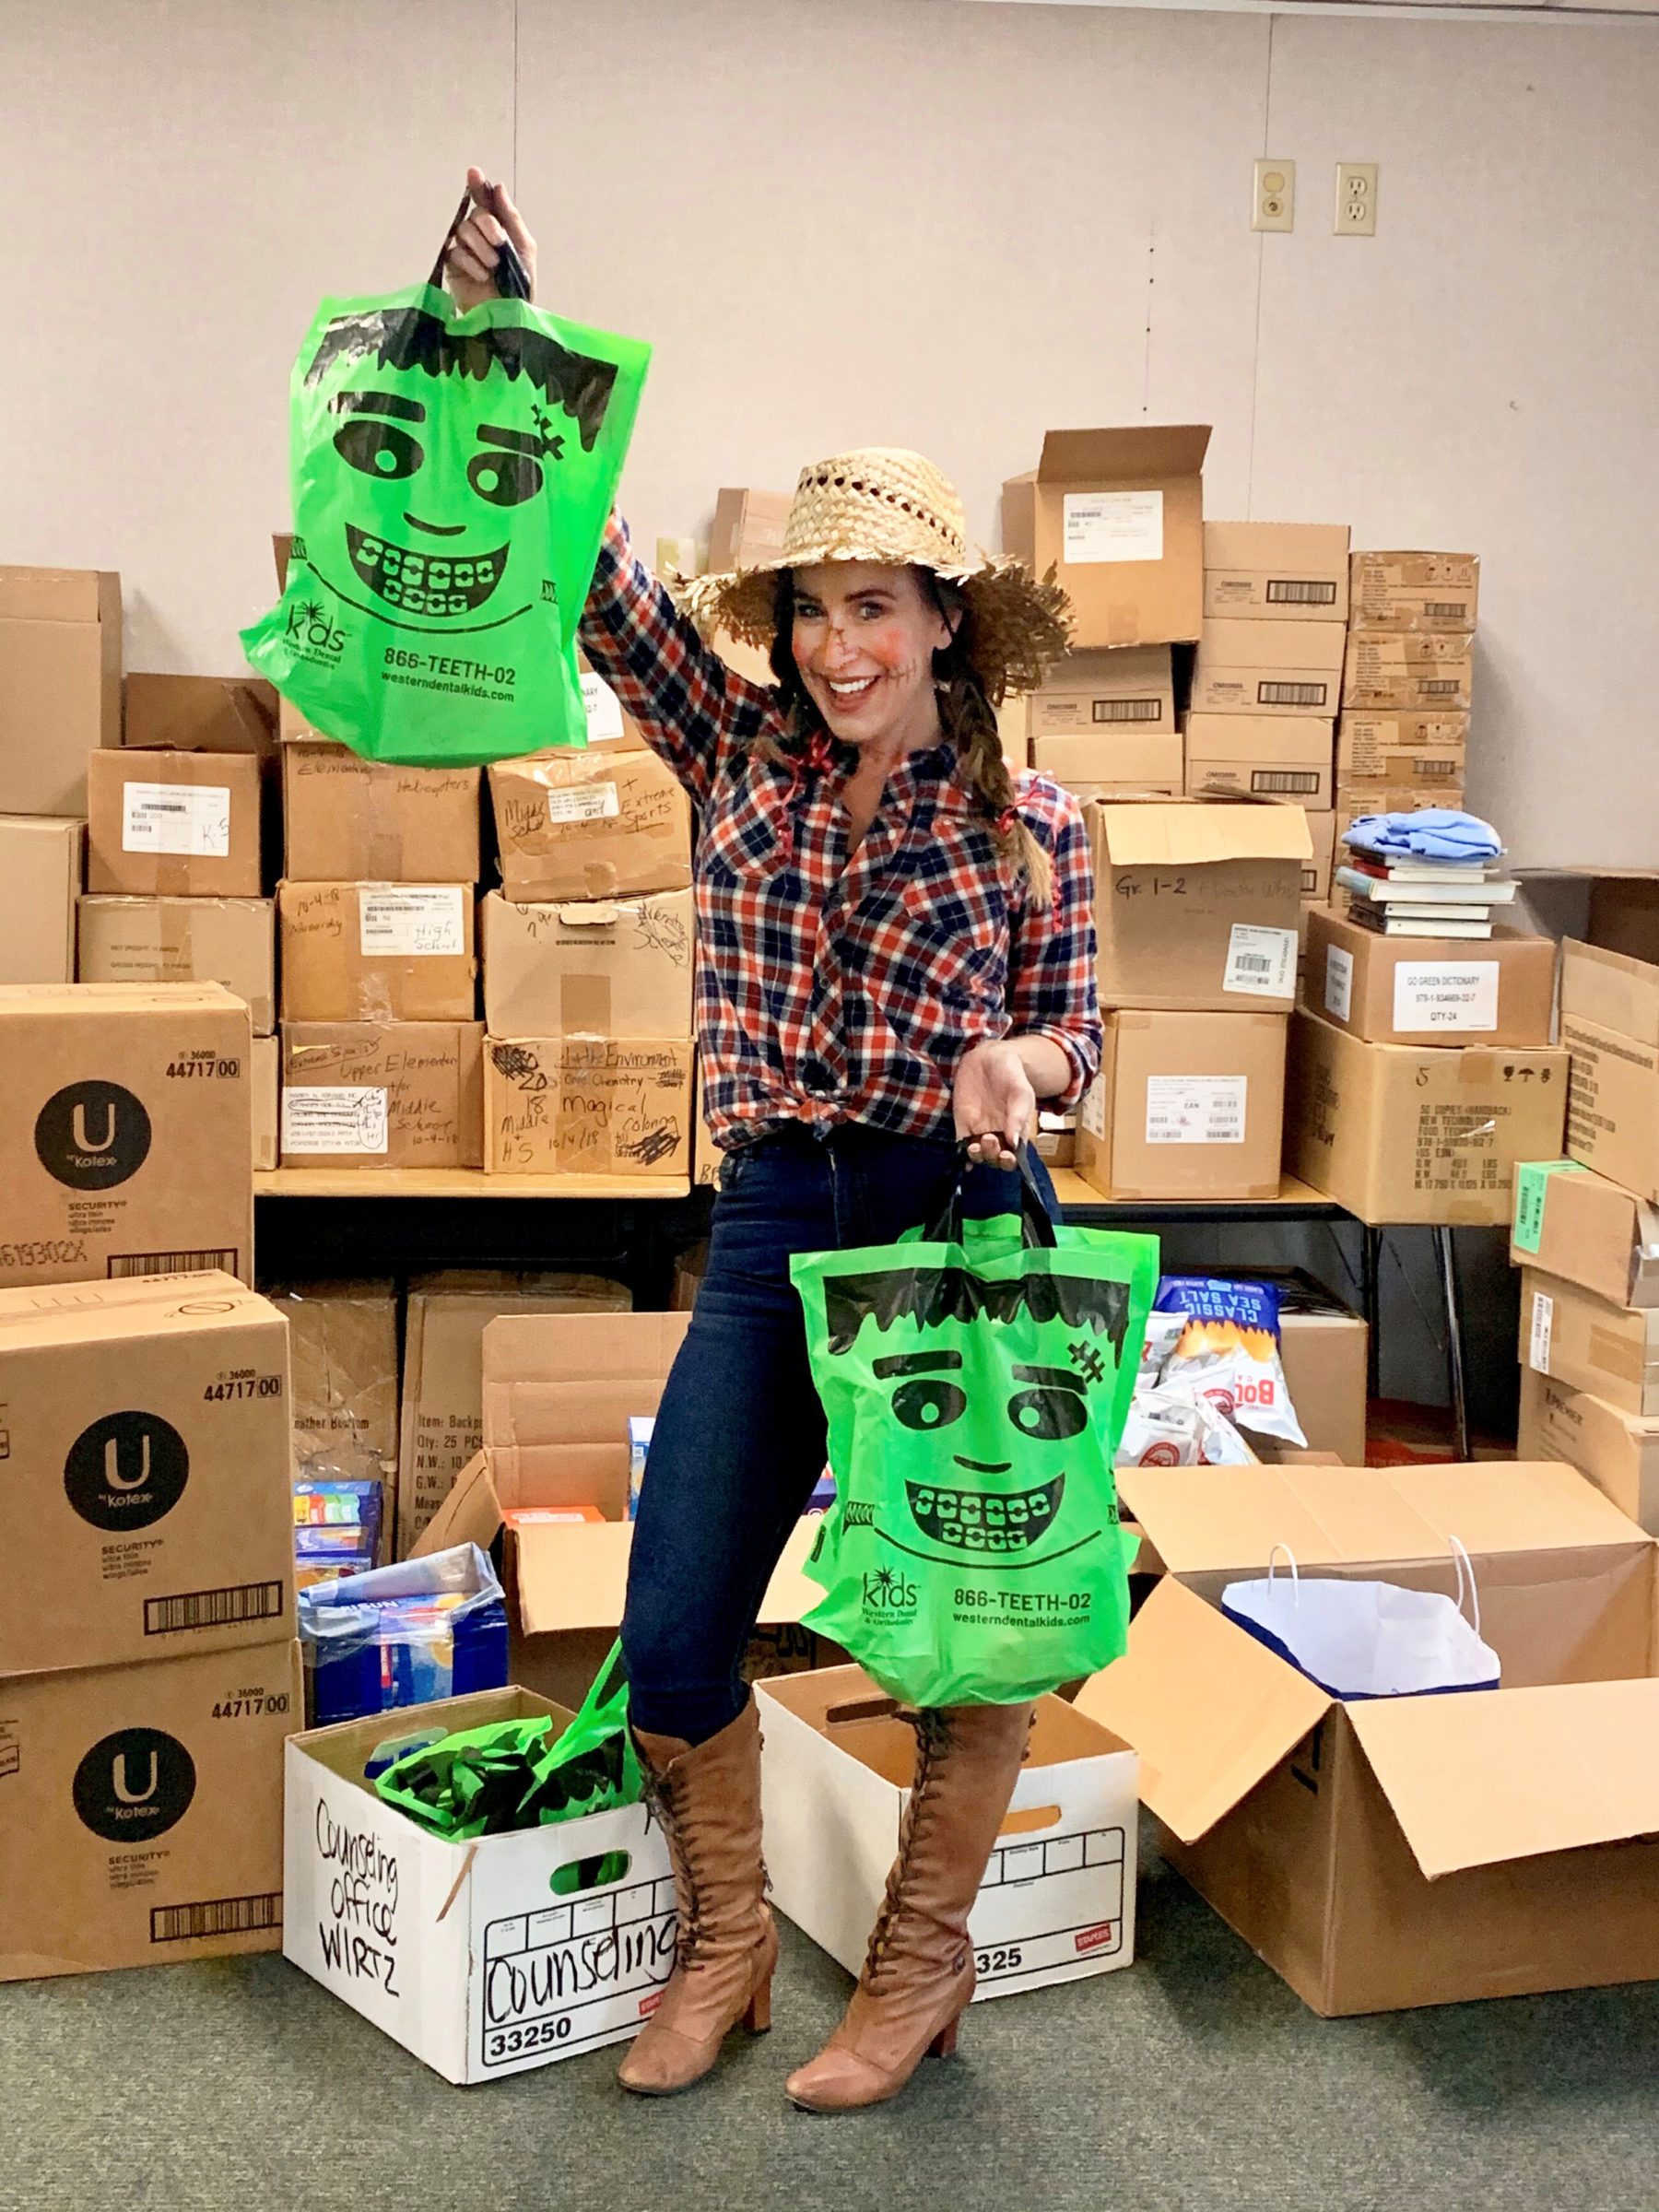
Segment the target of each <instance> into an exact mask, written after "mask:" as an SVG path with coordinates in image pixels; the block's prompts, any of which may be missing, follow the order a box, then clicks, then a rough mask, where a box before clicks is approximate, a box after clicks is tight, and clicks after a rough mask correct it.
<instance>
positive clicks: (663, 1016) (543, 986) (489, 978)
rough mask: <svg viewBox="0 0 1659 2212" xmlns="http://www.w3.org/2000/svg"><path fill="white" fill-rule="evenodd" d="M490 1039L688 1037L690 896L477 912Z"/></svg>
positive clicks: (497, 904) (487, 906)
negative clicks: (481, 941) (482, 952)
mask: <svg viewBox="0 0 1659 2212" xmlns="http://www.w3.org/2000/svg"><path fill="white" fill-rule="evenodd" d="M479 920H480V926H481V929H482V934H483V940H484V1015H485V1020H486V1022H487V1024H488V1029H489V1032H490V1035H491V1036H493V1037H648V1038H676V1039H679V1038H688V1037H689V1036H690V1035H691V1033H692V1027H693V1019H692V1006H691V951H692V945H693V942H694V939H695V935H696V917H695V914H694V912H693V910H692V903H691V893H690V892H689V891H664V892H661V893H659V894H658V895H657V896H656V897H654V898H645V899H629V900H585V899H584V900H571V901H568V902H567V903H565V904H562V905H537V906H519V905H515V904H514V903H513V902H512V900H507V899H503V898H502V897H501V895H500V892H499V891H491V892H490V894H489V896H488V898H487V899H486V900H484V903H483V905H482V907H481V908H480V910H479Z"/></svg>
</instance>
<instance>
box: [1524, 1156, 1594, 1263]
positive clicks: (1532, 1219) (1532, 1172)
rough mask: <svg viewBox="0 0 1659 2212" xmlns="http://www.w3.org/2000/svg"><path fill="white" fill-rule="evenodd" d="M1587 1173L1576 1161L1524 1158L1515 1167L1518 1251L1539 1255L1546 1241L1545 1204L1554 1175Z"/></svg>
mask: <svg viewBox="0 0 1659 2212" xmlns="http://www.w3.org/2000/svg"><path fill="white" fill-rule="evenodd" d="M1585 1172H1586V1170H1584V1169H1583V1168H1581V1167H1580V1166H1579V1164H1578V1162H1577V1160H1575V1159H1524V1160H1521V1161H1519V1162H1517V1164H1516V1168H1515V1229H1514V1244H1515V1249H1516V1251H1517V1252H1530V1253H1534V1254H1535V1253H1536V1252H1537V1249H1538V1247H1539V1245H1540V1244H1541V1243H1542V1242H1543V1241H1544V1202H1545V1200H1546V1199H1547V1196H1548V1195H1549V1179H1550V1177H1551V1176H1552V1175H1583V1174H1584V1173H1585Z"/></svg>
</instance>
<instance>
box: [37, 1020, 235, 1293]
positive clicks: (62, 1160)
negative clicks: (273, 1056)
mask: <svg viewBox="0 0 1659 2212" xmlns="http://www.w3.org/2000/svg"><path fill="white" fill-rule="evenodd" d="M249 1043H250V1031H249V1028H248V1009H247V1007H246V1006H243V1005H242V1004H241V1000H240V999H235V998H232V997H231V995H230V994H229V992H228V991H227V990H225V989H224V987H223V986H222V985H221V984H218V983H156V984H153V985H148V986H147V985H144V984H140V983H63V984H55V985H54V984H46V983H41V984H33V985H30V984H18V985H15V986H13V987H11V988H9V989H5V990H0V1190H3V1191H4V1192H5V1194H6V1198H5V1233H4V1236H3V1237H0V1288H8V1289H10V1288H20V1287H21V1286H23V1285H25V1284H29V1283H69V1282H82V1281H85V1280H87V1279H88V1277H99V1276H103V1277H111V1278H116V1277H125V1276H132V1275H167V1274H171V1273H174V1272H176V1271H177V1270H179V1269H181V1268H187V1267H222V1268H223V1269H224V1270H225V1272H226V1273H227V1274H228V1275H235V1276H240V1277H241V1278H242V1280H243V1281H247V1280H248V1279H249V1278H250V1277H251V1275H252V1272H253V1140H252V1104H251V1098H252V1083H251V1079H250V1075H249V1066H248V1047H249Z"/></svg>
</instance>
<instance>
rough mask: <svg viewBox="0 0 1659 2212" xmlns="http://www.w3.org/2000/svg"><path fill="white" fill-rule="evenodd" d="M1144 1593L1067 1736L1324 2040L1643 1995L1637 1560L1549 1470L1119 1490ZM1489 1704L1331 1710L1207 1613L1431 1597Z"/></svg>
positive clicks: (1504, 1467) (1598, 1506) (1409, 1703)
mask: <svg viewBox="0 0 1659 2212" xmlns="http://www.w3.org/2000/svg"><path fill="white" fill-rule="evenodd" d="M1118 1480H1119V1484H1120V1487H1121V1488H1122V1492H1123V1496H1124V1501H1125V1503H1126V1504H1127V1506H1128V1507H1129V1509H1130V1511H1131V1512H1133V1513H1134V1515H1135V1520H1136V1521H1137V1522H1138V1523H1139V1524H1140V1525H1141V1526H1142V1527H1143V1528H1144V1529H1145V1531H1146V1533H1147V1536H1148V1537H1149V1538H1150V1540H1151V1542H1152V1543H1153V1544H1154V1545H1155V1546H1156V1547H1157V1549H1158V1552H1159V1556H1160V1557H1161V1559H1162V1560H1163V1562H1164V1564H1165V1566H1166V1568H1167V1570H1168V1571H1167V1573H1166V1574H1165V1575H1164V1577H1163V1579H1162V1580H1161V1581H1160V1582H1159V1583H1158V1584H1157V1585H1156V1587H1155V1588H1154V1589H1153V1591H1152V1593H1151V1594H1150V1596H1149V1597H1148V1598H1147V1601H1146V1603H1145V1605H1144V1606H1142V1607H1141V1610H1140V1612H1139V1613H1138V1615H1137V1616H1136V1618H1135V1622H1134V1624H1133V1625H1132V1627H1131V1629H1130V1631H1129V1650H1128V1653H1127V1655H1126V1656H1125V1657H1124V1659H1122V1660H1120V1661H1119V1662H1118V1663H1117V1664H1116V1665H1113V1666H1111V1667H1108V1668H1107V1669H1106V1670H1105V1671H1104V1672H1103V1673H1101V1674H1099V1675H1097V1676H1095V1677H1094V1678H1093V1679H1092V1680H1091V1681H1089V1682H1088V1683H1087V1684H1086V1685H1085V1686H1084V1688H1083V1689H1082V1691H1081V1692H1080V1693H1079V1695H1078V1699H1077V1705H1078V1709H1079V1711H1081V1712H1085V1713H1087V1714H1088V1715H1089V1716H1090V1717H1091V1718H1093V1719H1096V1720H1099V1721H1100V1722H1102V1723H1104V1724H1105V1725H1106V1726H1107V1727H1108V1728H1111V1729H1112V1730H1113V1731H1114V1732H1115V1733H1116V1734H1117V1735H1121V1736H1123V1737H1124V1740H1125V1741H1126V1742H1128V1743H1131V1744H1133V1745H1134V1746H1135V1748H1136V1749H1137V1750H1138V1751H1139V1753H1140V1757H1141V1795H1142V1798H1143V1800H1144V1801H1145V1803H1146V1804H1147V1806H1150V1808H1151V1809H1152V1811H1153V1812H1154V1813H1155V1814H1156V1816H1157V1817H1158V1819H1159V1824H1160V1827H1161V1829H1162V1831H1163V1836H1162V1841H1163V1847H1164V1850H1165V1853H1166V1855H1167V1856H1168V1858H1169V1859H1170V1861H1171V1865H1174V1866H1175V1867H1176V1868H1177V1870H1178V1871H1179V1872H1180V1873H1182V1875H1184V1876H1185V1877H1186V1878H1187V1880H1188V1881H1190V1882H1191V1883H1192V1884H1193V1886H1194V1888H1195V1889H1197V1890H1198V1891H1199V1893H1200V1895H1202V1896H1203V1897H1205V1898H1206V1899H1207V1900H1209V1902H1210V1903H1211V1904H1212V1905H1214V1906H1215V1908H1216V1910H1217V1911H1218V1912H1219V1913H1220V1914H1221V1916H1222V1918H1223V1919H1224V1920H1226V1921H1227V1922H1229V1924H1230V1925H1231V1926H1232V1927H1234V1928H1235V1929H1237V1931H1238V1932H1239V1934H1240V1935H1242V1936H1243V1937H1244V1939H1245V1941H1246V1942H1247V1943H1249V1944H1250V1945H1252V1947H1253V1948H1254V1949H1255V1950H1256V1951H1257V1952H1259V1953H1260V1955H1261V1956H1262V1958H1263V1959H1265V1960H1266V1962H1267V1963H1268V1965H1270V1966H1271V1967H1273V1968H1274V1969H1275V1970H1276V1971H1277V1972H1278V1973H1280V1974H1282V1975H1283V1976H1284V1978H1285V1980H1286V1981H1287V1982H1288V1983H1289V1984H1290V1986H1291V1987H1292V1988H1293V1989H1294V1990H1295V1991H1296V1992H1297V1993H1298V1994H1299V1995H1300V1996H1301V1997H1302V1998H1303V1999H1304V2000H1305V2001H1306V2002H1307V2003H1308V2004H1309V2005H1310V2006H1312V2008H1313V2009H1314V2011H1316V2012H1319V2013H1323V2014H1324V2015H1326V2016H1328V2017H1334V2016H1336V2015H1341V2014H1348V2013H1361V2012H1380V2011H1388V2010H1393V2009H1395V2008H1397V2007H1400V2006H1414V2005H1441V2004H1451V2003H1455V2002H1458V2001H1460V2000H1462V1999H1465V1998H1469V1997H1488V1996H1512V1995H1519V1994H1523V1993H1525V1992H1529V1991H1536V1990H1546V1989H1571V1988H1583V1987H1586V1986H1589V1985H1592V1984H1595V1983H1610V1982H1630V1981H1641V1980H1646V1979H1648V1978H1650V1977H1653V1976H1659V1841H1653V1838H1654V1834H1655V1831H1659V1678H1656V1677H1659V1653H1656V1650H1655V1611H1654V1596H1655V1583H1656V1574H1655V1566H1656V1559H1659V1547H1656V1546H1655V1543H1654V1540H1653V1537H1651V1536H1648V1535H1644V1534H1643V1533H1642V1531H1641V1529H1640V1528H1638V1527H1637V1526H1636V1525H1635V1524H1634V1523H1633V1522H1631V1521H1630V1520H1628V1519H1627V1518H1626V1517H1625V1515H1624V1514H1623V1513H1621V1512H1618V1509H1617V1508H1616V1507H1615V1506H1614V1505H1613V1504H1611V1503H1610V1502H1609V1500H1607V1499H1606V1498H1605V1497H1604V1496H1603V1495H1602V1494H1601V1492H1600V1491H1599V1490H1597V1489H1595V1488H1593V1487H1592V1486H1591V1485H1590V1484H1589V1483H1587V1482H1586V1481H1585V1480H1584V1479H1583V1477H1581V1476H1580V1475H1578V1474H1577V1473H1576V1472H1575V1471H1574V1470H1573V1469H1571V1468H1570V1467H1567V1466H1562V1465H1553V1464H1552V1465H1514V1464H1508V1463H1506V1464H1499V1463H1485V1464H1481V1465H1466V1466H1435V1467H1426V1468H1422V1469H1420V1470H1419V1469H1395V1470H1393V1471H1389V1472H1384V1471H1383V1470H1382V1469H1374V1468H1371V1469H1364V1468H1331V1469H1325V1468H1318V1467H1310V1466H1305V1465H1304V1466H1299V1467H1285V1466H1280V1467H1226V1468H1213V1469H1212V1468H1203V1467H1183V1468H1180V1469H1163V1468H1147V1467H1136V1468H1128V1467H1125V1468H1124V1469H1122V1470H1121V1471H1120V1473H1119V1477H1118ZM1453 1536H1456V1537H1458V1538H1459V1539H1460V1540H1461V1541H1462V1542H1463V1543H1464V1544H1465V1545H1466V1547H1468V1550H1469V1553H1470V1555H1471V1558H1472V1560H1473V1564H1474V1569H1475V1577H1476V1584H1477V1589H1478V1592H1479V1596H1480V1611H1481V1632H1482V1634H1483V1636H1484V1637H1485V1639H1486V1641H1488V1643H1489V1644H1491V1645H1492V1646H1493V1648H1494V1649H1495V1650H1496V1651H1497V1653H1499V1656H1500V1660H1501V1662H1502V1668H1503V1687H1502V1688H1500V1689H1497V1690H1492V1691H1481V1692H1475V1693H1468V1694H1465V1695H1459V1696H1446V1697H1418V1698H1388V1699H1376V1700H1364V1701H1359V1702H1353V1703H1343V1702H1341V1701H1339V1700H1335V1699H1333V1698H1331V1697H1329V1696H1327V1695H1326V1693H1325V1692H1324V1690H1323V1689H1321V1688H1319V1687H1318V1685H1317V1684H1316V1683H1314V1682H1312V1681H1311V1680H1310V1679H1309V1678H1308V1677H1306V1676H1305V1675H1302V1674H1301V1673H1300V1672H1299V1671H1298V1670H1297V1669H1296V1668H1294V1667H1292V1666H1289V1665H1287V1664H1286V1663H1285V1662H1284V1661H1282V1660H1280V1659H1279V1658H1277V1657H1276V1656H1275V1655H1274V1653H1271V1652H1270V1651H1268V1650H1267V1648H1266V1647H1265V1645H1264V1644H1261V1643H1258V1642H1257V1641H1255V1640H1254V1639H1253V1637H1251V1636H1249V1635H1247V1634H1246V1633H1245V1632H1244V1631H1243V1630H1241V1629H1239V1628H1236V1627H1234V1626H1233V1624H1232V1623H1231V1622H1230V1621H1229V1620H1228V1619H1227V1618H1225V1617H1224V1616H1223V1614H1222V1612H1221V1610H1220V1601H1221V1593H1222V1590H1223V1588H1224V1586H1225V1585H1226V1584H1227V1583H1230V1582H1231V1581H1233V1580H1235V1579H1238V1578H1240V1577H1243V1576H1255V1575H1259V1574H1261V1573H1263V1572H1264V1571H1265V1567H1266V1562H1267V1557H1268V1553H1269V1552H1270V1550H1271V1549H1272V1547H1273V1546H1274V1545H1276V1544H1285V1545H1288V1547H1289V1548H1290V1550H1291V1551H1292V1552H1293V1553H1294V1555H1295V1557H1296V1559H1297V1562H1298V1565H1299V1567H1300V1571H1301V1572H1302V1573H1303V1574H1304V1575H1309V1574H1317V1575H1335V1576H1341V1577H1346V1578H1347V1579H1351V1580H1371V1579H1384V1580H1387V1581H1389V1582H1393V1583H1400V1584H1402V1585H1404V1586H1406V1587H1409V1588H1412V1589H1420V1590H1436V1591H1441V1592H1444V1593H1446V1594H1450V1593H1451V1591H1452V1589H1453V1569H1452V1559H1451V1552H1450V1543H1451V1539H1452V1537H1453Z"/></svg>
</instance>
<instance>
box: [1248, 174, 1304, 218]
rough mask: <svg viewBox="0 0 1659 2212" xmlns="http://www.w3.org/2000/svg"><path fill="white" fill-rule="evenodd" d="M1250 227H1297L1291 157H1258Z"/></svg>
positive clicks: (1294, 180)
mask: <svg viewBox="0 0 1659 2212" xmlns="http://www.w3.org/2000/svg"><path fill="white" fill-rule="evenodd" d="M1250 227H1251V229H1253V230H1294V229H1295V228H1296V164H1295V162H1294V161H1258V162H1257V163H1256V165H1255V199H1254V201H1253V204H1252V208H1251V217H1250Z"/></svg>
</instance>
